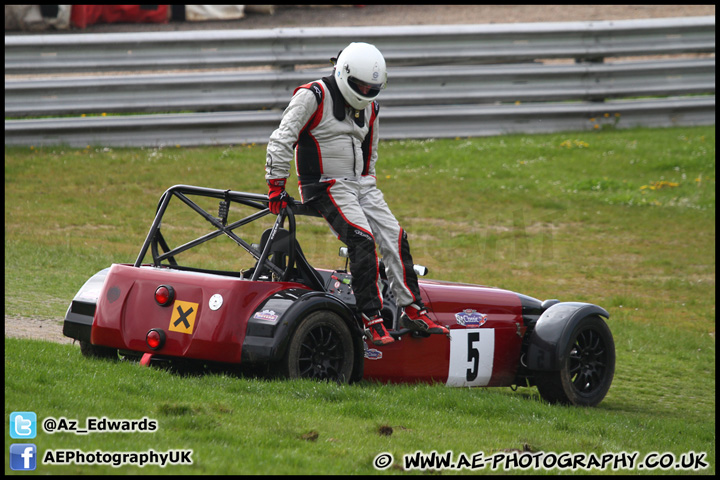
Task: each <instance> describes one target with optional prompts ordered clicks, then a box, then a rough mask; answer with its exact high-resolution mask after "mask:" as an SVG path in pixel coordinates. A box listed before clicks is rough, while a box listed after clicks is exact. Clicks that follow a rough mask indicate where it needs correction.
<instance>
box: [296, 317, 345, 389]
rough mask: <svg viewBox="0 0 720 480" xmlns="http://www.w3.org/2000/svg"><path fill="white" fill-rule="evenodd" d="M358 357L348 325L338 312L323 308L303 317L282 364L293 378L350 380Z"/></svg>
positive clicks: (343, 381) (342, 381)
mask: <svg viewBox="0 0 720 480" xmlns="http://www.w3.org/2000/svg"><path fill="white" fill-rule="evenodd" d="M354 357H355V356H354V352H353V338H352V335H351V334H350V329H349V328H348V326H347V324H346V323H345V322H344V321H343V320H342V318H340V317H339V316H338V315H336V314H335V313H332V312H329V311H319V312H314V313H312V314H310V315H308V316H307V317H306V318H305V319H303V320H302V322H301V323H300V325H299V326H298V328H297V330H296V331H295V334H294V335H293V336H292V338H291V339H290V344H289V345H288V349H287V352H286V354H285V357H284V358H283V365H282V366H283V370H284V373H285V374H286V375H287V376H288V377H290V378H312V379H316V380H331V381H335V382H340V383H348V382H349V381H350V378H351V375H352V372H353V364H354Z"/></svg>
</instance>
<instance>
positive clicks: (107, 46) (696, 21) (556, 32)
mask: <svg viewBox="0 0 720 480" xmlns="http://www.w3.org/2000/svg"><path fill="white" fill-rule="evenodd" d="M353 41H365V42H368V43H372V44H374V45H376V46H377V47H378V48H379V49H380V51H382V52H383V56H384V57H385V58H386V61H387V63H388V65H389V66H396V65H402V64H413V65H433V64H445V65H447V64H459V63H498V62H503V63H505V62H526V61H532V60H535V59H538V58H575V59H597V58H603V57H617V56H632V55H657V54H677V53H688V52H690V53H698V52H714V51H715V17H712V16H709V17H687V18H674V19H665V18H663V19H650V20H614V21H598V22H563V23H554V22H549V23H514V24H492V25H426V26H391V27H337V28H277V29H270V30H211V31H187V32H153V33H113V34H63V35H21V36H5V73H6V74H14V73H56V72H88V71H91V72H93V71H94V72H96V71H125V70H133V71H137V70H162V69H178V68H182V69H192V68H227V67H247V66H256V65H271V66H275V67H287V66H295V65H305V64H317V65H326V64H327V62H328V59H329V58H330V56H334V55H335V54H337V51H338V50H339V49H341V48H343V47H344V46H345V45H347V44H348V43H349V42H353Z"/></svg>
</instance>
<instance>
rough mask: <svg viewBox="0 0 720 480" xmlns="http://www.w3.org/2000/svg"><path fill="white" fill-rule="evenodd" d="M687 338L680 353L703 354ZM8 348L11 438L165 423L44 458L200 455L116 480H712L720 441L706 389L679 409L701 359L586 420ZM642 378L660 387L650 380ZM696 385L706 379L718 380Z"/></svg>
mask: <svg viewBox="0 0 720 480" xmlns="http://www.w3.org/2000/svg"><path fill="white" fill-rule="evenodd" d="M642 333H643V328H642V327H639V326H637V325H634V324H631V323H628V324H621V326H620V328H618V330H617V331H616V332H615V334H616V335H625V334H626V335H632V336H642ZM687 337H688V338H686V339H681V342H683V343H693V344H694V343H695V342H694V339H692V338H691V337H690V336H687ZM662 340H663V341H661V342H660V343H661V345H657V343H656V342H650V343H648V344H644V345H643V347H644V349H645V350H644V355H643V357H644V358H645V359H646V360H647V359H648V358H650V359H657V358H658V357H660V356H661V355H662V354H663V352H664V348H665V347H666V346H667V345H664V344H665V343H667V344H673V339H672V337H671V336H667V337H666V338H664V339H662ZM701 344H703V343H702V342H701ZM704 345H706V351H705V352H704V353H703V352H700V353H698V358H699V359H702V360H703V361H706V362H708V363H709V364H712V363H713V356H714V355H713V353H712V350H713V349H712V348H707V347H709V346H710V345H712V343H711V342H710V341H709V340H707V339H706V340H705V342H704ZM636 347H637V348H641V347H640V345H636ZM5 348H6V372H5V389H6V399H5V410H6V413H7V414H8V415H6V432H7V431H8V424H7V421H8V420H7V417H8V416H9V413H10V412H11V411H13V410H15V409H18V410H19V409H22V410H24V411H35V412H38V419H39V420H40V421H41V420H42V419H44V418H47V417H54V418H56V419H59V418H60V417H65V418H67V419H77V420H79V424H80V426H81V427H83V426H85V424H86V418H87V417H92V416H95V417H103V416H107V417H109V418H112V419H121V418H126V419H141V418H143V417H148V418H150V419H154V420H157V422H158V428H157V431H156V432H154V433H125V434H122V433H103V434H100V433H95V434H88V435H74V434H71V433H55V434H53V435H48V434H45V433H40V434H39V435H38V438H37V439H36V444H37V445H38V448H39V450H40V451H41V452H45V451H47V450H50V449H53V450H55V449H79V450H83V451H86V452H88V451H95V450H97V449H101V450H102V451H105V452H121V451H147V450H148V449H151V448H152V449H154V450H155V451H159V452H164V451H167V450H169V449H192V450H193V455H192V458H193V465H191V466H167V467H165V469H161V468H160V467H157V466H146V467H144V468H142V469H141V468H139V467H129V466H124V467H122V468H121V470H120V472H122V473H127V474H133V473H146V474H153V473H172V474H174V473H178V474H181V473H182V474H236V473H243V474H268V473H270V474H293V473H306V474H333V473H358V474H365V473H373V472H374V469H373V467H372V459H373V458H374V457H375V455H377V454H379V453H381V452H386V451H387V452H390V453H391V454H393V456H394V457H395V459H396V460H397V462H396V463H397V464H398V465H399V464H400V463H401V459H402V456H403V455H404V454H412V453H414V452H415V451H417V450H423V451H425V452H427V453H430V452H431V451H432V450H436V451H438V452H446V451H448V450H452V451H453V452H455V454H460V453H461V452H464V453H466V454H468V455H471V454H473V453H475V452H478V451H482V452H484V454H485V455H487V456H489V455H492V454H494V453H497V452H501V451H503V450H505V449H522V448H523V447H524V445H527V446H528V447H529V448H530V450H532V451H533V452H538V451H545V452H557V453H561V452H565V451H570V452H598V453H604V452H620V451H627V452H633V451H639V452H641V454H642V456H644V455H646V454H647V453H650V452H653V451H659V452H676V453H677V454H678V456H679V454H680V453H683V452H688V451H696V452H700V451H706V452H707V453H708V458H707V460H708V461H709V462H711V464H712V468H713V469H714V448H713V445H714V442H715V435H714V431H713V429H712V428H708V424H707V422H708V421H709V420H710V418H709V415H708V410H709V409H713V408H714V401H713V400H712V397H713V388H712V387H711V386H710V385H709V383H710V382H707V383H706V384H705V385H706V386H701V387H699V388H696V389H694V393H695V397H696V398H695V400H694V401H693V404H694V407H693V408H692V409H689V410H687V409H686V408H685V402H686V401H687V400H686V399H685V398H684V394H683V390H682V389H683V388H685V387H686V386H687V385H683V383H685V382H687V383H689V380H687V379H685V380H683V379H682V377H683V376H684V374H687V373H690V372H688V371H685V370H686V369H690V368H691V364H692V363H693V361H694V359H693V360H692V361H691V360H689V359H679V360H677V361H676V364H677V367H676V368H677V371H676V373H677V375H673V380H674V382H677V383H676V385H674V386H676V387H678V389H677V390H675V389H674V388H673V391H668V392H662V393H661V394H660V395H658V392H657V388H653V387H652V386H651V385H636V386H634V387H632V388H629V385H632V384H633V383H634V382H638V379H637V378H632V377H624V376H623V375H622V373H621V372H624V371H625V369H626V367H624V368H623V369H619V370H620V371H619V375H618V380H617V383H616V385H615V386H614V387H613V389H611V391H610V395H609V396H608V398H607V399H606V400H605V401H604V402H603V404H602V406H601V407H600V408H594V409H579V408H573V407H557V406H549V405H546V404H544V403H543V402H542V401H540V400H539V397H538V394H537V393H536V391H535V390H534V389H526V388H521V389H520V390H519V393H512V392H511V391H510V390H508V389H475V390H469V389H452V388H447V387H444V386H442V385H377V384H371V383H367V382H364V383H362V384H359V385H354V386H338V385H335V384H327V383H316V382H312V381H263V380H257V379H247V378H237V377H235V376H233V375H230V374H207V375H200V376H181V375H178V374H175V373H171V372H168V371H165V370H161V369H156V368H143V367H139V366H138V365H136V364H131V363H126V362H118V363H110V362H107V361H99V360H88V359H85V358H83V357H81V356H80V355H79V353H78V351H77V348H76V347H73V346H71V345H57V344H51V343H47V342H39V341H30V340H25V341H22V340H16V339H6V341H5ZM637 348H636V350H637ZM633 357H637V355H635V354H634V353H631V351H628V350H627V349H626V348H625V347H624V345H619V355H618V362H619V364H622V365H628V363H636V362H637V363H638V364H639V363H641V362H639V361H638V360H639V359H637V358H633ZM38 365H42V368H38ZM712 368H713V369H714V367H712ZM646 370H649V369H646ZM638 373H639V374H641V375H642V377H643V378H644V379H645V380H646V382H647V381H650V382H652V378H653V375H652V372H646V371H640V372H638ZM667 373H668V372H666V375H667ZM670 373H672V372H670ZM698 373H700V372H698ZM701 373H702V374H703V375H705V374H708V373H710V367H709V366H707V367H706V369H705V371H704V372H701ZM713 373H714V372H713ZM643 383H644V382H643ZM649 404H650V405H652V406H651V407H649ZM383 426H390V427H391V428H392V435H390V436H386V435H382V434H381V433H380V428H381V427H383ZM8 442H11V439H10V438H9V436H8V435H7V434H6V444H7V443H8ZM390 471H391V472H392V471H394V469H392V470H390ZM488 471H489V469H488ZM6 472H7V467H6ZM116 472H118V470H116V469H114V468H113V467H109V466H54V465H53V466H45V465H41V466H39V468H38V470H37V473H40V474H42V473H53V474H77V473H82V474H95V473H116ZM596 473H597V472H596Z"/></svg>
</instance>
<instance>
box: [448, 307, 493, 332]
mask: <svg viewBox="0 0 720 480" xmlns="http://www.w3.org/2000/svg"><path fill="white" fill-rule="evenodd" d="M455 320H457V323H459V324H460V325H463V326H465V327H466V328H475V327H481V326H483V325H485V322H487V315H486V314H484V313H478V311H477V310H473V309H471V308H466V309H465V310H463V311H462V312H460V313H456V314H455Z"/></svg>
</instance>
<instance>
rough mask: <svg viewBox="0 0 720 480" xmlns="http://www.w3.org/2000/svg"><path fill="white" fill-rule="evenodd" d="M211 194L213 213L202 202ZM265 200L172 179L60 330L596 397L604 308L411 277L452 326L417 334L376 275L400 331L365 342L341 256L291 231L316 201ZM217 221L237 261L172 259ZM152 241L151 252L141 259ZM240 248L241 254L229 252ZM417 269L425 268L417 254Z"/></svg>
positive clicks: (164, 347) (271, 368) (347, 370)
mask: <svg viewBox="0 0 720 480" xmlns="http://www.w3.org/2000/svg"><path fill="white" fill-rule="evenodd" d="M171 200H176V201H175V202H173V203H172V205H176V204H177V205H180V207H179V208H180V209H181V210H182V211H183V212H185V213H188V211H187V209H186V208H184V207H182V204H184V205H186V206H187V207H189V208H190V209H191V211H194V212H195V213H196V214H197V215H192V214H191V213H190V214H189V215H185V216H184V217H183V220H182V221H181V222H176V223H170V220H168V219H166V218H165V216H166V213H168V210H169V206H170V205H171ZM177 200H179V201H180V202H182V203H181V204H178V202H177ZM218 201H219V208H218V215H217V216H215V215H213V214H211V213H209V212H208V210H209V208H206V207H201V206H200V204H201V203H202V202H205V203H207V202H212V205H213V206H214V205H216V204H217V202H218ZM267 202H268V199H267V196H266V195H261V194H253V193H244V192H237V191H232V190H218V189H210V188H203V187H195V186H189V185H176V186H174V187H172V188H170V189H168V190H167V191H166V192H165V193H164V194H163V195H162V197H161V199H160V202H159V205H158V209H157V213H156V215H155V218H154V221H153V223H152V226H151V227H150V231H149V233H148V235H147V237H146V239H145V242H144V243H143V246H142V248H141V250H140V253H139V255H138V257H137V260H136V261H135V263H134V264H113V265H112V266H111V267H109V268H106V269H104V270H102V271H100V272H98V273H97V274H95V275H94V276H93V277H91V278H90V279H89V280H88V281H87V282H86V283H85V285H84V286H83V287H82V288H81V289H80V291H79V292H78V294H77V295H76V296H75V298H74V299H73V301H72V303H71V305H70V307H69V308H68V311H67V314H66V316H65V321H64V325H63V333H64V334H65V335H66V336H68V337H71V338H74V339H77V340H79V342H80V348H81V351H82V353H83V354H84V355H87V356H101V357H112V358H118V353H119V354H120V355H122V356H125V357H130V358H132V357H136V358H139V359H140V361H141V363H142V364H148V363H150V362H153V361H169V362H173V361H175V362H188V361H190V360H196V361H198V362H200V363H209V362H212V363H214V362H219V363H222V364H231V365H236V366H239V367H249V368H251V369H253V370H258V369H264V370H266V371H268V372H269V373H273V374H276V375H277V374H279V375H282V376H287V377H291V378H296V377H307V378H315V379H320V380H332V381H338V382H355V381H359V380H361V379H372V380H378V381H382V382H441V383H444V384H446V385H448V386H454V387H471V386H478V387H500V386H504V387H508V386H518V385H519V386H532V385H536V386H537V387H538V390H539V392H540V395H541V396H542V398H544V399H545V400H547V401H549V402H553V403H556V402H557V403H567V404H574V405H583V406H594V405H597V404H598V403H600V401H602V399H603V398H604V397H605V394H606V393H607V391H608V389H609V388H610V384H611V382H612V379H613V374H614V370H615V346H614V342H613V337H612V334H611V333H610V329H609V328H608V326H607V324H606V322H605V321H604V320H603V318H605V319H607V318H608V317H609V314H608V312H607V311H606V310H604V309H603V308H601V307H599V306H597V305H592V304H588V303H576V302H559V301H557V300H545V301H540V300H536V299H535V298H532V297H529V296H526V295H522V294H519V293H515V292H511V291H507V290H502V289H498V288H489V287H482V286H478V285H470V284H461V283H450V282H441V281H433V280H421V281H420V289H421V292H422V295H423V301H424V302H425V305H427V307H428V309H429V311H430V312H431V313H430V315H431V316H433V320H434V321H435V322H437V323H440V324H442V325H445V326H446V327H447V328H448V329H449V331H450V333H449V335H437V334H436V335H427V334H424V333H422V332H417V331H414V330H412V329H410V328H407V326H405V325H403V324H402V320H401V317H400V314H399V312H400V309H399V308H398V306H397V305H396V303H395V300H394V298H393V295H392V292H391V290H390V288H389V286H388V281H387V278H385V276H384V275H381V276H382V283H383V296H384V298H383V300H384V301H383V311H382V314H383V317H384V319H385V322H386V326H387V328H388V330H389V331H390V333H391V335H392V336H393V337H394V338H395V339H396V341H395V342H393V343H390V344H388V345H385V346H375V345H373V344H372V343H370V342H369V341H368V340H366V332H364V331H363V327H362V322H361V321H360V318H359V314H358V312H357V310H356V308H355V298H354V295H353V291H352V277H351V275H350V274H349V272H348V270H347V261H346V264H345V268H344V269H338V270H324V269H315V268H313V267H312V266H311V265H310V264H309V263H308V261H307V259H306V257H305V255H304V254H303V251H302V249H301V248H300V245H299V244H298V241H297V239H296V217H297V218H300V217H302V216H304V215H311V216H318V214H317V213H316V212H314V211H312V210H310V209H309V208H308V207H307V206H306V205H301V204H296V203H293V202H290V205H289V206H288V208H286V209H284V210H282V211H281V212H280V215H278V216H277V217H276V218H275V221H274V223H272V224H269V223H268V220H272V219H273V216H272V215H271V214H270V211H269V210H268V209H267ZM231 208H232V212H233V214H234V215H235V214H236V213H237V212H242V214H241V215H240V218H239V219H238V220H235V221H233V222H230V223H228V216H229V214H230V211H231ZM176 209H177V207H174V208H173V212H174V211H175V210H176ZM248 212H249V213H248ZM242 215H245V216H242ZM268 215H271V216H270V217H267V216H268ZM198 216H199V217H198ZM264 217H267V218H266V219H265V222H266V223H268V225H267V228H266V229H265V230H264V231H263V232H262V234H261V235H258V236H259V239H258V243H248V241H246V240H244V239H243V238H241V237H240V235H239V233H238V232H239V231H240V230H243V232H245V231H249V232H251V231H252V228H250V227H251V226H252V225H253V224H255V223H256V222H259V221H260V220H261V219H263V218H264ZM188 218H193V219H197V218H202V219H204V220H205V221H207V222H209V223H210V224H211V225H212V227H214V228H212V229H211V231H210V232H209V233H205V234H203V235H201V236H199V237H197V238H196V237H195V236H194V234H193V236H192V238H193V239H192V240H190V241H187V242H185V243H183V244H181V245H179V246H175V247H174V248H171V247H170V246H169V245H168V242H167V241H166V237H167V236H170V235H169V234H171V233H172V234H173V235H175V234H176V232H177V231H179V230H184V229H185V227H186V223H187V222H188ZM286 223H287V228H285V227H284V226H285V224H286ZM164 224H165V226H166V229H165V230H163V229H162V228H161V227H162V226H163V225H164ZM260 224H261V222H260ZM204 225H207V224H204ZM167 230H170V231H169V232H168V231H167ZM256 230H257V228H256ZM163 231H165V233H166V235H163V233H162V232H163ZM257 231H258V232H260V231H262V227H261V229H260V230H257ZM223 235H225V236H227V237H229V238H230V239H232V241H233V248H234V250H233V252H239V253H242V252H240V250H242V251H243V252H246V255H244V257H246V258H247V259H248V260H249V262H248V264H247V268H246V269H244V270H240V269H238V270H231V271H226V270H217V269H212V270H211V269H207V268H199V267H195V266H193V267H190V266H187V264H186V265H185V266H182V265H180V264H179V263H178V260H177V258H178V257H179V256H180V255H181V254H182V255H188V254H189V251H191V250H193V249H195V250H197V249H198V248H203V247H205V245H203V244H205V243H206V242H208V241H210V240H213V239H215V238H217V237H221V236H223ZM235 244H237V246H238V247H240V248H239V249H236V248H235V247H234V245H235ZM342 250H343V249H341V251H342ZM148 253H150V255H151V256H152V264H150V263H147V264H143V260H144V259H145V256H146V255H147V254H148ZM341 254H342V253H341ZM236 260H237V261H238V262H239V261H241V260H240V256H239V255H238V258H237V259H236V258H233V262H235V261H236ZM383 270H384V269H383V268H381V272H383ZM416 270H417V271H418V272H419V273H420V274H423V273H425V272H426V269H424V267H420V266H416Z"/></svg>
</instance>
